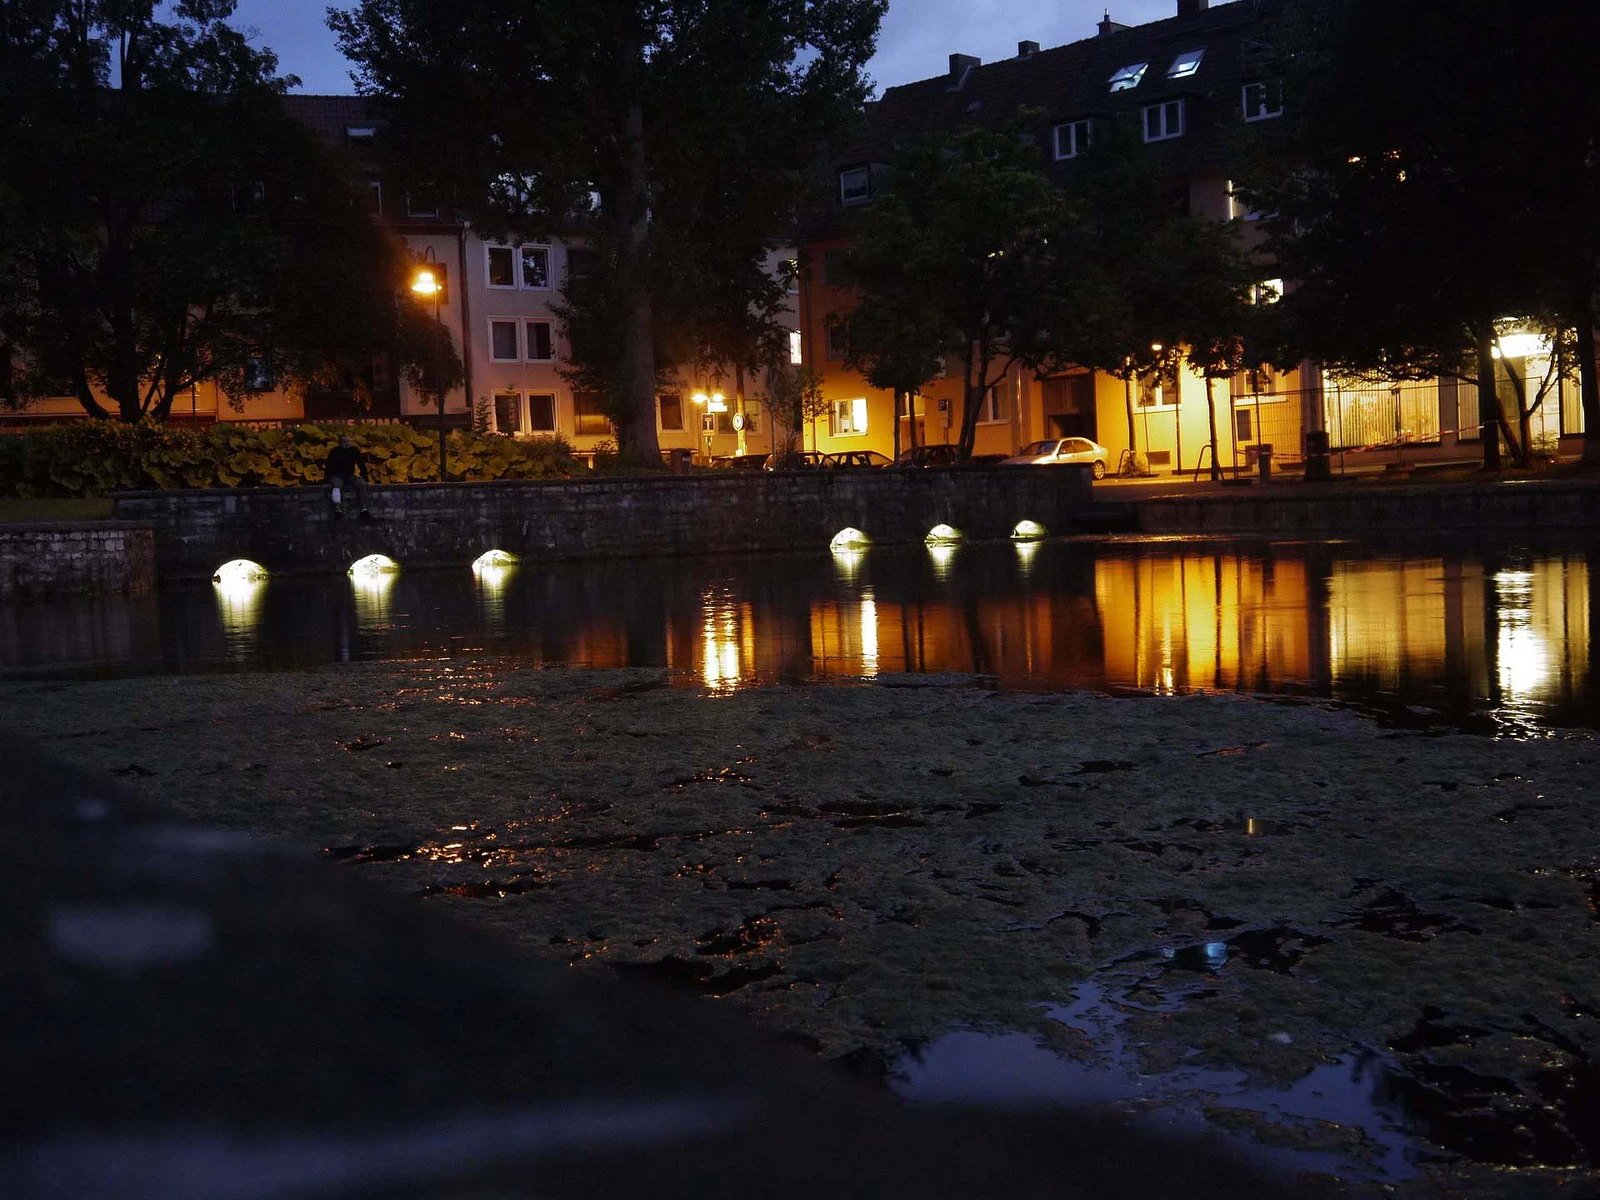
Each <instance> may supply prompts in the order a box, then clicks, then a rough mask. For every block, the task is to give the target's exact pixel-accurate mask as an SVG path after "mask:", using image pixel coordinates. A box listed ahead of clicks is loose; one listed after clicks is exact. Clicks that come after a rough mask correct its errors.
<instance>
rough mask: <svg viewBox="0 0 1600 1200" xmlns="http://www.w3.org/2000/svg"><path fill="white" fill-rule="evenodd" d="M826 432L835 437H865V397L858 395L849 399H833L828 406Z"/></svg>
mask: <svg viewBox="0 0 1600 1200" xmlns="http://www.w3.org/2000/svg"><path fill="white" fill-rule="evenodd" d="M858 422H859V427H858ZM828 433H829V435H830V436H831V437H836V438H837V437H866V436H867V398H866V397H865V396H859V397H855V398H853V399H850V400H835V401H834V402H833V403H832V404H831V405H830V406H829V414H828Z"/></svg>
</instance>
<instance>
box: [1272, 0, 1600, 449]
mask: <svg viewBox="0 0 1600 1200" xmlns="http://www.w3.org/2000/svg"><path fill="white" fill-rule="evenodd" d="M1597 36H1600V11H1596V10H1595V9H1594V6H1592V5H1591V6H1578V7H1570V6H1569V7H1568V8H1564V9H1562V10H1561V11H1560V12H1559V13H1558V12H1550V13H1544V14H1541V15H1540V16H1539V18H1538V19H1536V20H1530V19H1529V16H1528V14H1527V12H1526V11H1525V10H1524V9H1522V8H1520V7H1518V6H1516V5H1512V4H1509V3H1506V2H1505V0H1462V2H1461V3H1458V4H1454V5H1451V6H1449V7H1448V8H1440V7H1439V6H1435V5H1394V4H1385V3H1381V2H1379V0H1335V2H1332V3H1328V4H1325V5H1319V6H1314V7H1308V9H1307V10H1306V11H1305V12H1304V13H1303V14H1302V17H1301V19H1300V20H1299V22H1297V23H1294V24H1291V25H1290V26H1289V27H1288V28H1287V30H1286V34H1285V39H1284V46H1283V51H1282V52H1283V60H1284V63H1285V65H1286V68H1287V69H1286V70H1285V80H1286V105H1285V109H1286V117H1285V120H1286V122H1288V128H1287V129H1286V130H1285V131H1284V132H1285V137H1284V138H1283V140H1282V149H1281V151H1280V152H1279V153H1277V154H1275V155H1272V156H1270V157H1269V158H1268V159H1267V160H1266V161H1264V162H1261V163H1257V164H1256V165H1255V166H1254V168H1253V169H1252V170H1250V171H1248V172H1247V173H1246V177H1245V179H1244V181H1243V186H1242V190H1243V191H1244V193H1245V195H1246V196H1247V198H1248V199H1249V201H1250V202H1251V203H1252V205H1253V206H1254V207H1256V208H1257V209H1259V210H1261V211H1262V212H1264V213H1267V214H1269V216H1268V218H1267V220H1266V221H1265V225H1266V227H1267V228H1268V230H1269V231H1270V233H1271V235H1272V236H1271V239H1270V242H1269V248H1270V250H1271V251H1272V253H1273V254H1274V255H1275V256H1276V257H1277V258H1278V259H1279V260H1280V262H1281V263H1282V270H1283V273H1284V274H1285V275H1286V276H1287V277H1289V278H1291V279H1293V280H1295V281H1296V283H1297V285H1298V286H1297V288H1296V289H1295V290H1294V291H1293V293H1292V294H1291V295H1290V297H1289V298H1288V302H1287V304H1286V313H1287V315H1289V316H1290V317H1292V318H1293V320H1292V329H1293V333H1294V335H1295V341H1296V342H1297V343H1298V349H1299V350H1301V351H1302V352H1304V353H1307V354H1310V355H1312V356H1314V357H1317V358H1319V359H1321V360H1322V361H1324V362H1326V363H1327V364H1329V365H1330V366H1332V367H1335V368H1338V369H1345V370H1350V371H1353V372H1358V373H1365V374H1376V375H1380V376H1385V377H1389V378H1396V379H1401V378H1420V377H1428V376H1432V375H1438V374H1444V375H1460V376H1463V377H1467V378H1471V377H1476V379H1477V382H1478V386H1479V391H1480V421H1481V422H1482V424H1483V425H1484V427H1485V429H1486V431H1487V432H1488V434H1489V436H1486V437H1485V438H1484V452H1485V461H1486V464H1487V465H1495V464H1497V462H1498V439H1497V438H1496V437H1495V436H1494V430H1495V428H1496V427H1499V428H1501V429H1502V430H1503V431H1504V434H1505V438H1506V440H1507V441H1508V442H1509V443H1510V444H1511V445H1512V447H1513V449H1514V450H1516V451H1517V452H1519V453H1521V454H1523V455H1525V454H1526V452H1527V446H1526V445H1525V444H1520V443H1525V440H1526V439H1525V438H1524V437H1522V436H1521V435H1518V434H1515V433H1514V432H1513V431H1512V430H1511V428H1510V426H1509V423H1508V421H1507V420H1506V417H1505V414H1504V413H1503V412H1502V410H1501V407H1500V404H1499V402H1498V400H1497V398H1496V391H1497V389H1496V383H1495V375H1496V372H1495V366H1494V354H1493V352H1494V349H1495V341H1496V338H1497V336H1498V334H1499V332H1502V331H1503V329H1504V327H1505V326H1506V324H1507V323H1508V322H1509V323H1515V324H1521V325H1524V326H1528V327H1542V326H1552V325H1553V326H1557V327H1559V326H1565V327H1566V328H1569V329H1576V331H1577V339H1576V342H1577V345H1576V351H1575V357H1576V358H1577V360H1578V366H1579V371H1580V375H1581V386H1582V395H1583V409H1584V414H1585V423H1586V428H1587V429H1589V430H1591V431H1600V391H1597V384H1596V378H1595V355H1594V338H1593V329H1594V323H1595V314H1596V293H1597V290H1600V141H1597V137H1600V135H1597V130H1600V94H1597V93H1596V91H1595V89H1594V87H1593V86H1592V80H1591V66H1590V61H1589V59H1590V57H1591V56H1590V54H1589V52H1588V48H1589V47H1592V46H1593V45H1594V42H1595V39H1596V38H1597ZM1523 416H1524V421H1523V424H1524V425H1525V424H1526V421H1525V416H1526V414H1523ZM1585 454H1586V456H1587V457H1590V458H1595V457H1596V456H1600V438H1596V437H1590V438H1589V439H1588V440H1587V442H1586V448H1585Z"/></svg>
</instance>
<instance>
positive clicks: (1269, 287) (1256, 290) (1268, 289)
mask: <svg viewBox="0 0 1600 1200" xmlns="http://www.w3.org/2000/svg"><path fill="white" fill-rule="evenodd" d="M1282 299H1283V280H1281V279H1263V280H1262V281H1261V282H1260V283H1257V284H1252V285H1251V288H1250V303H1251V304H1276V303H1277V302H1278V301H1279V300H1282Z"/></svg>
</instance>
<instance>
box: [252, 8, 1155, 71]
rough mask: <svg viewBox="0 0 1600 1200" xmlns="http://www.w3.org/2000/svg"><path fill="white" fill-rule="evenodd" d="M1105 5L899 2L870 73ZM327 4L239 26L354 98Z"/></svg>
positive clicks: (1027, 35)
mask: <svg viewBox="0 0 1600 1200" xmlns="http://www.w3.org/2000/svg"><path fill="white" fill-rule="evenodd" d="M1110 7H1111V15H1112V17H1113V18H1114V19H1116V20H1118V21H1121V22H1122V23H1123V24H1127V25H1140V24H1143V23H1145V22H1146V21H1155V20H1160V19H1161V18H1163V17H1170V16H1173V15H1175V13H1176V12H1177V0H1114V2H1113V3H1112V4H1111V5H1110ZM1105 9H1106V2H1105V0H891V3H890V5H889V15H888V17H887V18H885V20H884V23H883V31H882V33H881V34H880V36H879V38H878V53H877V55H876V56H875V57H874V58H873V60H872V62H871V64H870V66H869V68H868V70H869V72H870V73H871V75H872V78H873V79H874V80H876V81H877V83H878V86H879V87H880V89H881V88H883V87H893V86H894V85H895V84H899V83H910V82H911V81H912V80H915V79H926V78H928V77H929V76H932V75H940V74H943V73H944V71H945V69H946V67H947V64H948V59H949V56H950V55H951V54H952V53H961V54H976V55H978V56H979V57H980V58H982V59H983V60H984V61H985V62H993V61H994V60H996V59H1000V58H1009V57H1010V56H1012V55H1014V54H1015V53H1016V52H1017V43H1018V42H1019V41H1035V42H1038V43H1040V44H1041V45H1043V46H1059V45H1061V44H1062V43H1063V42H1074V41H1077V40H1078V39H1080V38H1084V37H1089V36H1091V35H1092V34H1093V33H1094V31H1095V22H1097V21H1098V20H1099V19H1100V17H1101V15H1102V14H1103V13H1104V12H1105ZM326 10H327V4H326V3H324V2H323V0H239V8H238V11H237V12H236V13H235V14H234V24H235V25H238V26H239V27H240V28H246V29H254V30H255V31H256V32H257V34H258V35H259V36H258V38H257V42H258V44H261V43H264V44H265V45H267V46H269V47H271V48H272V49H273V50H276V51H277V53H278V61H279V69H280V70H282V71H284V72H286V73H289V74H294V75H298V76H300V78H301V80H302V81H303V85H302V89H301V90H303V91H306V92H334V93H338V92H345V93H348V92H351V91H354V90H355V89H354V87H353V86H352V84H351V83H350V77H349V74H348V71H347V67H346V64H345V61H344V59H343V58H341V57H340V56H339V52H338V50H336V49H335V48H334V44H333V35H332V34H331V33H329V32H328V30H327V26H326V25H325V24H324V20H323V17H324V13H325V12H326Z"/></svg>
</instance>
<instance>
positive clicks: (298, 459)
mask: <svg viewBox="0 0 1600 1200" xmlns="http://www.w3.org/2000/svg"><path fill="white" fill-rule="evenodd" d="M341 434H348V435H349V436H350V438H351V440H353V441H354V442H355V444H356V445H357V446H359V447H360V448H361V449H362V450H363V451H364V452H365V453H366V456H367V465H368V470H369V473H370V475H371V478H372V480H373V481H374V482H375V483H407V482H420V481H427V480H433V479H436V478H437V477H438V471H439V437H438V434H437V433H435V432H433V431H431V430H425V429H413V428H412V427H410V426H408V425H338V426H330V425H291V426H287V427H284V428H281V429H248V428H245V427H243V426H236V425H226V424H219V425H213V426H211V427H209V428H205V429H196V428H193V427H187V428H180V427H172V426H164V425H152V424H148V423H144V424H137V425H126V424H122V423H120V422H116V421H80V422H75V423H73V424H71V425H58V426H53V427H51V428H49V429H41V430H37V431H34V432H31V433H24V434H10V435H0V496H18V497H24V498H27V497H34V496H103V495H105V494H106V493H107V492H111V491H119V490H131V489H160V488H207V487H299V486H302V485H305V484H313V483H321V482H322V463H323V460H324V459H325V458H327V456H328V451H329V450H330V449H332V448H333V446H334V444H335V443H336V442H337V441H338V439H339V436H340V435H341ZM448 449H449V469H450V478H451V479H452V480H466V481H472V482H477V481H481V480H489V479H545V478H550V477H553V476H566V475H570V474H572V472H573V470H574V468H575V463H574V460H573V458H572V448H571V447H570V446H568V445H567V443H566V442H564V441H561V440H560V439H547V440H535V441H518V440H515V439H512V438H507V437H497V436H494V435H492V434H479V433H467V432H463V431H459V430H458V431H455V432H452V433H451V434H450V435H449V441H448Z"/></svg>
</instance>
